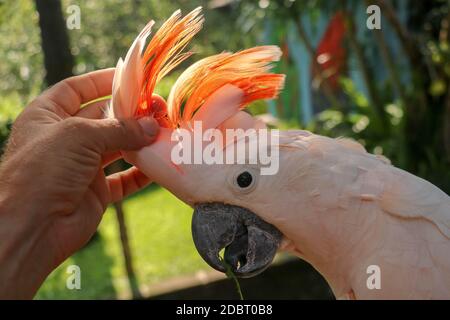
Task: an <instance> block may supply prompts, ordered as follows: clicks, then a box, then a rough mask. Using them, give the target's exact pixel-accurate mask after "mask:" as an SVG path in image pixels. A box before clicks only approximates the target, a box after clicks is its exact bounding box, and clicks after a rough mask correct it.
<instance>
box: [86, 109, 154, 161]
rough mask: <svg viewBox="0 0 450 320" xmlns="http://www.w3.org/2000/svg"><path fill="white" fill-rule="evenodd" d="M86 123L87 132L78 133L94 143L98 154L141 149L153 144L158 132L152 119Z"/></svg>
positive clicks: (104, 120)
mask: <svg viewBox="0 0 450 320" xmlns="http://www.w3.org/2000/svg"><path fill="white" fill-rule="evenodd" d="M88 122H89V124H88V126H87V127H88V130H84V132H82V131H80V132H79V133H80V134H81V135H84V136H85V137H86V138H87V141H89V142H91V143H94V145H95V147H96V149H97V150H98V151H99V152H100V153H104V152H110V151H119V150H137V149H140V148H143V147H145V146H147V145H149V144H151V143H152V142H154V141H155V139H156V137H157V136H158V132H159V125H158V122H157V121H156V120H155V119H153V118H152V117H144V118H141V119H139V120H136V119H121V120H119V119H103V120H88Z"/></svg>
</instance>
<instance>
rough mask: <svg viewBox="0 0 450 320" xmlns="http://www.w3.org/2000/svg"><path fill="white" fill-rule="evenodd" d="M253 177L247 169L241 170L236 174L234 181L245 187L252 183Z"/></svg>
mask: <svg viewBox="0 0 450 320" xmlns="http://www.w3.org/2000/svg"><path fill="white" fill-rule="evenodd" d="M252 181H253V177H252V175H251V174H250V172H248V171H244V172H242V173H241V174H240V175H238V176H237V178H236V182H237V184H238V186H239V187H241V188H247V187H248V186H249V185H251V184H252Z"/></svg>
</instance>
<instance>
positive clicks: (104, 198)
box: [89, 170, 109, 212]
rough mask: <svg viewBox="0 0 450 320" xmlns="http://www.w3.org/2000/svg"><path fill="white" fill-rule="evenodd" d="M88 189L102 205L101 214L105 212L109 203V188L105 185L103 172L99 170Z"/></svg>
mask: <svg viewBox="0 0 450 320" xmlns="http://www.w3.org/2000/svg"><path fill="white" fill-rule="evenodd" d="M89 188H90V189H91V190H92V191H93V192H94V193H95V195H96V196H97V198H98V199H99V200H100V203H101V205H102V209H103V210H102V212H104V211H105V210H106V207H107V205H108V201H109V192H108V190H109V187H108V184H107V183H106V179H105V173H104V172H103V170H99V171H98V173H97V175H96V176H95V178H94V180H92V183H91V184H90V186H89Z"/></svg>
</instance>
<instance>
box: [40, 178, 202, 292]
mask: <svg viewBox="0 0 450 320" xmlns="http://www.w3.org/2000/svg"><path fill="white" fill-rule="evenodd" d="M124 210H125V214H126V221H127V227H128V233H129V238H130V244H131V248H132V253H133V262H134V267H135V271H136V273H137V280H138V283H139V284H140V285H142V284H145V285H148V284H152V283H157V282H160V281H163V280H164V279H166V278H169V277H171V276H176V275H181V274H189V273H193V272H195V271H197V270H200V269H210V268H209V267H208V266H207V264H206V263H204V262H203V260H202V259H201V258H200V256H199V255H198V253H197V251H196V250H195V247H194V244H193V241H192V238H191V230H190V228H191V227H190V226H191V214H192V210H191V208H189V207H188V206H186V205H185V204H183V203H182V202H181V201H180V200H178V199H176V198H175V197H174V196H172V195H171V194H170V193H169V192H167V191H165V190H163V189H161V188H158V187H156V186H152V187H150V188H147V189H146V190H144V191H142V192H140V193H139V194H136V195H134V196H133V197H131V198H129V199H127V200H126V201H125V202H124ZM72 264H76V265H78V266H79V267H80V269H81V290H69V289H67V288H66V280H67V277H68V276H69V274H67V273H66V270H67V267H68V266H69V265H72ZM128 290H129V288H128V282H127V278H126V273H125V267H124V263H123V258H122V251H121V244H120V239H119V232H118V225H117V220H116V216H115V212H114V211H113V209H112V208H109V209H108V210H107V212H106V213H105V216H104V218H103V221H102V223H101V224H100V228H99V237H98V238H97V239H95V240H93V241H92V242H91V243H90V244H89V245H88V246H87V247H85V248H84V249H82V250H81V251H80V252H78V253H76V254H75V255H74V256H72V257H71V258H69V259H68V260H67V261H65V262H64V263H63V264H62V265H61V266H60V267H59V268H57V269H56V270H55V271H54V272H53V273H52V274H51V275H50V276H49V277H48V278H47V280H46V281H45V283H44V285H43V286H42V287H41V289H40V290H39V292H38V294H37V296H36V299H110V298H116V297H118V296H119V297H120V296H123V293H124V292H125V293H126V292H129V291H128Z"/></svg>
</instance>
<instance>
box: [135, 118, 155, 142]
mask: <svg viewBox="0 0 450 320" xmlns="http://www.w3.org/2000/svg"><path fill="white" fill-rule="evenodd" d="M138 122H139V124H140V125H141V128H142V130H144V132H145V134H146V135H147V136H149V137H151V138H154V137H156V135H157V134H158V132H159V124H158V122H157V121H156V120H155V119H154V118H152V117H144V118H141V119H139V120H138Z"/></svg>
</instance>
